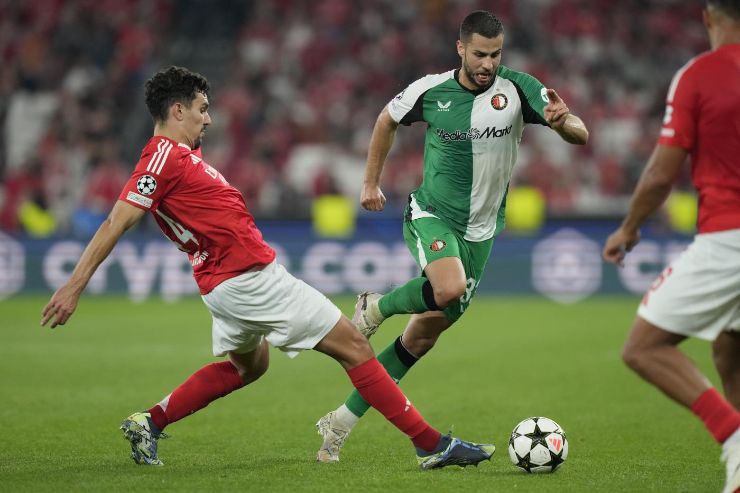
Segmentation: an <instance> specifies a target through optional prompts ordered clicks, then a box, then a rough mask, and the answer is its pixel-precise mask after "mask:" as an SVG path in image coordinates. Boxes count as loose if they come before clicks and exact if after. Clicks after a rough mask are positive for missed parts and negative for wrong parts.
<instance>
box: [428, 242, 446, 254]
mask: <svg viewBox="0 0 740 493" xmlns="http://www.w3.org/2000/svg"><path fill="white" fill-rule="evenodd" d="M446 246H447V243H445V242H444V241H442V240H434V241H433V242H432V244H431V245H429V249H430V250H431V251H433V252H438V251H440V250H442V249H443V248H444V247H446Z"/></svg>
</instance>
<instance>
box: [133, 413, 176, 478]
mask: <svg viewBox="0 0 740 493" xmlns="http://www.w3.org/2000/svg"><path fill="white" fill-rule="evenodd" d="M121 430H122V431H123V437H124V438H125V439H126V440H128V441H129V442H130V443H131V458H132V459H133V460H134V462H136V463H137V464H143V465H150V466H162V465H164V464H163V463H162V461H161V460H159V457H157V443H158V442H159V440H160V439H161V438H167V437H168V435H166V434H164V433H162V432H161V431H160V430H159V429H158V428H157V425H155V424H154V423H153V422H152V418H151V415H150V414H149V413H143V412H141V413H134V414H132V415H131V416H129V417H128V418H126V419H124V420H123V423H121Z"/></svg>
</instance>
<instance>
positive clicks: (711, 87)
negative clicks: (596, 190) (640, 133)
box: [658, 44, 740, 233]
mask: <svg viewBox="0 0 740 493" xmlns="http://www.w3.org/2000/svg"><path fill="white" fill-rule="evenodd" d="M666 103H667V106H666V114H665V118H664V120H663V127H662V128H661V130H660V138H659V139H658V143H659V144H665V145H669V146H676V147H682V148H684V149H686V150H688V151H689V152H690V153H691V176H692V178H693V182H694V186H695V187H696V189H697V191H698V192H699V221H698V223H699V224H698V229H699V232H700V233H710V232H713V231H724V230H727V229H736V228H740V44H730V45H723V46H720V47H719V48H717V49H716V50H714V51H711V52H707V53H703V54H701V55H699V56H697V57H696V58H694V59H692V60H691V61H690V62H689V63H687V64H686V65H684V66H683V67H682V68H681V69H680V70H679V71H678V72H676V75H675V76H674V77H673V82H671V87H670V89H669V90H668V98H667V102H666Z"/></svg>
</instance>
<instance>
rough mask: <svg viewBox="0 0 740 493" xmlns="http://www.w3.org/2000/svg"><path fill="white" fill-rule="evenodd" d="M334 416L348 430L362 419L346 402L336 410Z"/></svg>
mask: <svg viewBox="0 0 740 493" xmlns="http://www.w3.org/2000/svg"><path fill="white" fill-rule="evenodd" d="M334 417H335V418H336V419H337V423H338V424H339V425H340V426H342V427H343V428H345V429H347V430H351V429H352V428H353V427H354V426H355V425H356V424H357V422H358V421H360V418H359V417H358V416H356V415H355V413H353V412H352V411H350V410H349V408H348V407H347V406H346V405H344V404H342V405H341V406H339V407H338V408H337V410H336V411H334Z"/></svg>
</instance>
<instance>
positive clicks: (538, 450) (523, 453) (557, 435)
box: [509, 417, 568, 472]
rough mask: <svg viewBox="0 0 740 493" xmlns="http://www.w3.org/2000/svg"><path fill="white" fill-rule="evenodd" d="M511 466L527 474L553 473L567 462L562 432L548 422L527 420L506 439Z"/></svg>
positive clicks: (566, 442)
mask: <svg viewBox="0 0 740 493" xmlns="http://www.w3.org/2000/svg"><path fill="white" fill-rule="evenodd" d="M509 457H510V458H511V462H512V463H513V464H514V465H515V466H516V467H518V468H519V469H521V470H522V471H526V472H552V471H554V470H555V469H557V468H558V467H560V465H561V464H562V463H563V462H565V459H567V458H568V440H567V439H566V438H565V431H563V429H562V428H561V427H560V425H559V424H557V423H556V422H555V421H553V420H551V419H549V418H543V417H535V418H527V419H525V420H524V421H522V422H521V423H519V424H518V425H516V426H515V427H514V431H512V432H511V438H510V439H509Z"/></svg>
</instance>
